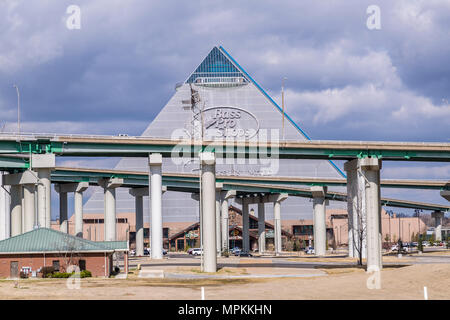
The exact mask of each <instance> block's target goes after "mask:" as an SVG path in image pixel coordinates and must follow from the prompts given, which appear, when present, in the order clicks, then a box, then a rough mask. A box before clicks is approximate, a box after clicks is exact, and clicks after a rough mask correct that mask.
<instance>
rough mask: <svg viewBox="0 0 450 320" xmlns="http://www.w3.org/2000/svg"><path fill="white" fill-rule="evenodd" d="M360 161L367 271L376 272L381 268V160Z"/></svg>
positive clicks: (365, 159) (367, 159) (366, 159)
mask: <svg viewBox="0 0 450 320" xmlns="http://www.w3.org/2000/svg"><path fill="white" fill-rule="evenodd" d="M360 161H361V162H360V163H361V170H362V174H363V176H364V177H365V180H366V183H365V197H366V210H367V221H366V228H367V272H377V271H380V270H381V269H382V268H383V262H382V255H381V241H382V239H381V238H382V234H381V202H380V170H381V160H379V159H377V158H364V159H361V160H360Z"/></svg>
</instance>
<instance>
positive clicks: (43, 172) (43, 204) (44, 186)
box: [31, 153, 56, 228]
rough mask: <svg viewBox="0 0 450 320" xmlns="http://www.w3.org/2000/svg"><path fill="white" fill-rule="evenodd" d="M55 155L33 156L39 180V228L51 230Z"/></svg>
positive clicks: (34, 167)
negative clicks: (52, 178)
mask: <svg viewBox="0 0 450 320" xmlns="http://www.w3.org/2000/svg"><path fill="white" fill-rule="evenodd" d="M55 163H56V162H55V155H54V154H50V153H49V154H32V155H31V168H32V169H33V171H36V172H37V176H38V178H39V182H38V186H37V197H38V221H39V226H41V227H45V228H50V220H51V204H52V202H51V194H52V192H51V191H52V190H51V187H52V183H51V178H50V174H51V170H52V169H54V168H55Z"/></svg>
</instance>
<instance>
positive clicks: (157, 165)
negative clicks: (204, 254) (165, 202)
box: [148, 153, 163, 259]
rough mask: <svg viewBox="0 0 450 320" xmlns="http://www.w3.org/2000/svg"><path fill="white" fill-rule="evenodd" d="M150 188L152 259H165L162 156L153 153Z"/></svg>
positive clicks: (150, 165) (150, 161)
mask: <svg viewBox="0 0 450 320" xmlns="http://www.w3.org/2000/svg"><path fill="white" fill-rule="evenodd" d="M148 160H149V162H148V164H149V170H150V174H149V179H150V181H149V186H150V190H149V191H150V208H151V212H150V229H151V230H150V251H151V258H152V259H162V258H163V253H162V250H163V232H162V155H161V154H160V153H152V154H150V156H149V159H148Z"/></svg>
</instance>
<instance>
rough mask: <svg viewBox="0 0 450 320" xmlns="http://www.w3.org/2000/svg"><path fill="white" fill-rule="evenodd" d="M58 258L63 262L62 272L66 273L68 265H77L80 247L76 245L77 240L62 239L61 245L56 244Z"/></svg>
mask: <svg viewBox="0 0 450 320" xmlns="http://www.w3.org/2000/svg"><path fill="white" fill-rule="evenodd" d="M57 247H58V252H59V254H58V256H59V257H60V258H61V259H62V260H63V264H62V266H61V267H62V270H63V271H66V268H67V266H69V265H78V264H79V260H80V257H81V256H80V249H81V248H80V247H79V246H78V245H77V239H72V238H70V237H64V240H63V242H62V243H58V245H57ZM60 265H61V264H60Z"/></svg>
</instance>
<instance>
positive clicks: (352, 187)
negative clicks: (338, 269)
mask: <svg viewBox="0 0 450 320" xmlns="http://www.w3.org/2000/svg"><path fill="white" fill-rule="evenodd" d="M360 162H361V160H360V159H354V160H351V161H348V162H346V163H345V164H344V170H345V171H346V172H347V212H348V256H349V257H353V258H356V257H359V253H360V251H361V256H362V258H363V259H365V258H366V257H367V254H366V247H367V244H366V238H367V235H366V229H367V228H366V216H367V214H366V202H365V180H364V176H363V175H362V174H361V165H360Z"/></svg>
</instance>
